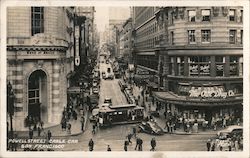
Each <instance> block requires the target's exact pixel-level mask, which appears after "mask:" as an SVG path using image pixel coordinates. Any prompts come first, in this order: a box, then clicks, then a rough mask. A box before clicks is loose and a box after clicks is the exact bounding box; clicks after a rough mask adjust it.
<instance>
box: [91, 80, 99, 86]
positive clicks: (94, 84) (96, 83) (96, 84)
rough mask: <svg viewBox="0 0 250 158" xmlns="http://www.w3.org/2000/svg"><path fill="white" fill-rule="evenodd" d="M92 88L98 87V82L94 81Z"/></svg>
mask: <svg viewBox="0 0 250 158" xmlns="http://www.w3.org/2000/svg"><path fill="white" fill-rule="evenodd" d="M92 86H93V87H97V86H98V80H96V79H94V80H93V83H92Z"/></svg>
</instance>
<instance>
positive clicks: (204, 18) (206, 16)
mask: <svg viewBox="0 0 250 158" xmlns="http://www.w3.org/2000/svg"><path fill="white" fill-rule="evenodd" d="M201 15H202V21H210V10H209V9H205V10H201Z"/></svg>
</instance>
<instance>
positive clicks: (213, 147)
mask: <svg viewBox="0 0 250 158" xmlns="http://www.w3.org/2000/svg"><path fill="white" fill-rule="evenodd" d="M211 151H215V143H214V142H212V147H211Z"/></svg>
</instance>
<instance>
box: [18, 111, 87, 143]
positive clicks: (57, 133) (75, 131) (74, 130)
mask: <svg viewBox="0 0 250 158" xmlns="http://www.w3.org/2000/svg"><path fill="white" fill-rule="evenodd" d="M88 117H89V113H88V112H85V114H84V118H85V122H84V131H85V129H86V125H87V121H88ZM80 119H81V118H80V116H79V115H78V116H77V120H74V119H71V120H70V121H69V123H70V124H71V133H70V134H69V133H67V131H62V128H61V124H58V125H55V126H50V127H46V126H45V128H44V130H43V131H41V134H40V137H45V136H46V135H45V133H46V134H47V132H48V130H50V131H51V133H52V138H53V137H66V136H76V135H80V134H82V133H83V132H84V131H82V130H81V122H80ZM44 132H45V133H44ZM15 133H17V136H18V138H20V137H29V131H15ZM40 137H38V132H37V131H34V133H33V138H40Z"/></svg>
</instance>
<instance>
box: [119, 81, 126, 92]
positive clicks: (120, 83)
mask: <svg viewBox="0 0 250 158" xmlns="http://www.w3.org/2000/svg"><path fill="white" fill-rule="evenodd" d="M118 84H119V86H120V88H121V91H124V90H125V88H127V84H126V83H125V82H124V81H123V80H119V81H118Z"/></svg>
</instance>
